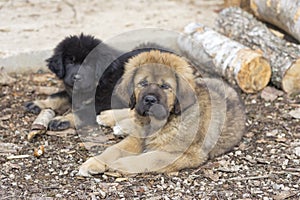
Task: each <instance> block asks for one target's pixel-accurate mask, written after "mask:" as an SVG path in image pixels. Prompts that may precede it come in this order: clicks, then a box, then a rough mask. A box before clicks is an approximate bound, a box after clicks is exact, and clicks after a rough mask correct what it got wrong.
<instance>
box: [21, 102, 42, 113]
mask: <svg viewBox="0 0 300 200" xmlns="http://www.w3.org/2000/svg"><path fill="white" fill-rule="evenodd" d="M24 107H25V110H26V111H27V112H31V113H33V114H39V113H40V112H41V110H42V109H41V108H40V107H39V106H38V105H36V104H35V103H34V102H27V103H25V104H24Z"/></svg>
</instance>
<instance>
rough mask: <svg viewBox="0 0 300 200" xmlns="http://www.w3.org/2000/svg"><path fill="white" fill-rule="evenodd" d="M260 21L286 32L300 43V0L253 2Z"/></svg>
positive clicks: (252, 5) (252, 0)
mask: <svg viewBox="0 0 300 200" xmlns="http://www.w3.org/2000/svg"><path fill="white" fill-rule="evenodd" d="M250 6H251V9H252V11H253V13H254V14H255V16H257V17H258V18H259V19H261V20H263V21H266V22H269V23H270V24H273V25H275V26H277V27H279V28H281V29H282V30H284V31H286V32H287V33H289V34H290V35H292V36H293V37H294V38H296V39H297V40H298V41H299V42H300V0H251V3H250Z"/></svg>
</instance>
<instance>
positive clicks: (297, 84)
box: [178, 0, 300, 94]
mask: <svg viewBox="0 0 300 200" xmlns="http://www.w3.org/2000/svg"><path fill="white" fill-rule="evenodd" d="M232 6H234V7H232ZM270 27H272V28H270ZM274 27H275V28H276V29H277V30H274ZM278 30H279V31H281V30H282V31H281V32H279V31H278ZM287 35H288V36H289V37H293V38H294V40H289V41H288V40H286V37H285V36H287ZM299 42H300V0H235V1H225V8H224V9H223V10H222V11H221V12H220V13H219V16H218V18H217V20H216V28H215V29H211V28H208V27H205V26H203V25H202V24H199V23H192V24H189V25H187V26H186V27H185V30H184V33H182V34H181V35H180V37H179V39H178V44H179V47H180V49H181V50H182V52H183V54H184V55H185V56H187V57H188V58H190V59H191V60H192V61H194V62H195V63H196V64H197V66H199V69H200V70H201V71H204V72H208V73H215V74H219V75H221V76H223V77H224V78H226V79H227V80H229V81H230V82H234V83H236V84H237V85H238V86H239V87H240V88H241V89H242V90H243V91H244V92H246V93H255V92H258V91H260V90H262V89H263V88H264V87H265V86H266V85H267V84H268V83H269V81H271V82H272V84H274V85H275V86H276V87H278V88H281V89H282V90H284V91H285V92H286V93H288V94H298V93H300V45H298V43H299Z"/></svg>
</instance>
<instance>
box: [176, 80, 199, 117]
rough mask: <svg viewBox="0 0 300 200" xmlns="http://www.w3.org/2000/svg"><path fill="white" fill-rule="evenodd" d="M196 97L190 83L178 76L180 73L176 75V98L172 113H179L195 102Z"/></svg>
mask: <svg viewBox="0 0 300 200" xmlns="http://www.w3.org/2000/svg"><path fill="white" fill-rule="evenodd" d="M196 98H197V97H196V93H195V91H194V89H193V88H192V85H190V84H189V83H188V81H187V80H184V79H183V78H182V77H180V75H179V76H177V91H176V100H175V103H174V110H173V112H174V114H175V115H180V114H181V113H182V112H184V111H185V110H186V109H187V108H189V107H190V106H192V105H193V104H194V103H195V102H196Z"/></svg>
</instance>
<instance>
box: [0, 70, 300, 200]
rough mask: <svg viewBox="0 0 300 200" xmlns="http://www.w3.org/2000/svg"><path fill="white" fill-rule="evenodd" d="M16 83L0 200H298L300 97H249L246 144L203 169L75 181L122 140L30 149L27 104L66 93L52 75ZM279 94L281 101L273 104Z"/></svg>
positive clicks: (61, 136)
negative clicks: (48, 92)
mask: <svg viewBox="0 0 300 200" xmlns="http://www.w3.org/2000/svg"><path fill="white" fill-rule="evenodd" d="M13 78H14V81H15V82H11V83H9V84H5V85H3V84H2V85H0V91H1V92H0V110H1V114H0V166H1V172H0V180H1V185H0V197H1V199H101V198H107V199H264V200H266V199H277V200H278V199H299V198H300V188H299V185H300V180H299V177H300V169H299V165H300V152H299V151H300V123H299V121H300V120H299V116H297V114H298V115H299V113H297V111H298V112H299V108H300V104H299V103H300V96H296V97H288V96H286V95H282V94H280V92H279V94H277V93H276V92H274V91H273V90H274V88H268V89H267V90H265V91H263V92H262V94H261V93H259V94H255V95H246V94H243V95H242V97H243V99H244V101H245V104H246V112H247V116H248V119H247V127H248V128H247V132H246V133H245V136H244V137H243V139H242V141H241V143H240V145H239V146H238V147H236V148H235V149H234V150H233V151H232V152H230V153H228V154H226V155H223V156H222V157H218V158H216V159H214V160H210V161H208V162H207V163H206V164H205V165H203V166H201V167H199V168H197V169H187V170H183V171H180V172H178V173H173V174H142V175H136V176H131V177H119V176H118V175H117V174H114V173H110V174H103V175H99V176H96V177H93V178H82V177H78V176H76V173H77V169H78V167H79V165H80V164H81V163H83V162H84V161H85V160H86V159H87V158H88V157H89V156H91V155H93V154H94V153H95V152H96V151H98V152H100V151H102V150H103V149H104V148H106V147H107V146H109V145H111V144H113V143H115V142H117V141H118V140H119V138H115V137H114V136H113V135H112V134H110V130H106V131H105V132H106V135H105V140H103V138H100V139H99V140H101V141H102V143H99V144H98V145H97V146H96V147H95V146H94V147H92V148H91V149H93V150H95V151H88V150H87V149H86V148H85V147H84V146H83V145H82V141H81V140H80V137H79V136H78V135H77V134H76V132H75V131H74V130H68V131H65V132H63V133H57V132H48V134H45V135H39V136H37V137H35V138H34V139H33V140H32V141H30V142H29V141H28V140H27V134H28V133H29V131H30V126H31V123H32V122H33V120H34V119H35V117H36V115H34V114H31V113H26V112H25V111H24V109H23V104H24V103H25V102H27V101H32V100H34V99H36V98H45V95H44V94H42V92H40V89H41V88H45V86H46V87H47V88H50V89H51V88H53V87H61V83H60V82H59V81H58V80H57V79H56V78H55V77H54V75H52V74H47V73H38V74H30V75H29V74H28V75H24V74H22V75H21V74H15V75H13ZM269 90H271V92H270V91H269ZM42 91H43V90H42ZM273 94H277V96H276V95H275V98H276V97H277V98H276V99H275V100H273V101H267V100H266V99H267V98H268V97H270V96H272V95H273ZM292 116H294V117H292ZM297 118H298V119H297ZM103 141H105V143H103ZM90 144H91V145H95V141H94V143H90ZM41 145H43V146H44V148H45V152H44V154H43V155H42V156H40V157H35V156H34V155H33V154H34V149H35V148H38V147H39V146H41ZM12 155H13V156H16V155H25V158H18V157H11V156H12Z"/></svg>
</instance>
